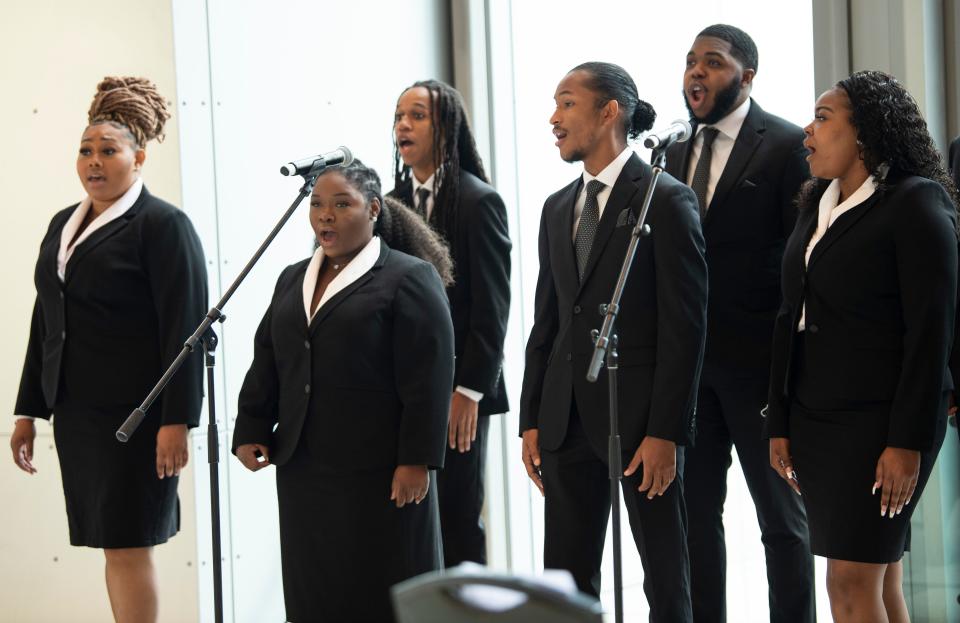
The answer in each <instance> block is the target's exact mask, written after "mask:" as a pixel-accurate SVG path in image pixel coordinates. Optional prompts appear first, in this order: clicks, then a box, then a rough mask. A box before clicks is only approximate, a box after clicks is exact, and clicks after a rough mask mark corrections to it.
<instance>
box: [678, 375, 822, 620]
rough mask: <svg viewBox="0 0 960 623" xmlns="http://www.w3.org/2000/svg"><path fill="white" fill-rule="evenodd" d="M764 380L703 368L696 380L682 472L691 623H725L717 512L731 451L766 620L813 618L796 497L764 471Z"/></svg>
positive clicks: (805, 538)
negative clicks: (743, 487)
mask: <svg viewBox="0 0 960 623" xmlns="http://www.w3.org/2000/svg"><path fill="white" fill-rule="evenodd" d="M767 385H768V379H767V378H766V377H765V376H764V375H760V374H757V375H744V374H737V373H735V372H731V371H730V370H727V369H723V368H721V367H720V366H717V365H711V364H709V363H706V364H705V365H704V370H703V375H702V377H701V381H700V395H699V402H698V406H697V436H696V441H695V443H694V446H693V447H692V448H687V452H686V462H685V468H684V469H685V471H684V483H685V485H686V502H687V512H688V513H689V517H690V524H689V528H688V540H687V543H688V546H689V548H690V580H691V586H692V588H693V615H694V620H695V621H696V622H697V623H711V622H718V623H722V622H723V621H726V620H727V602H726V591H727V581H726V580H727V577H726V567H727V550H726V544H725V533H724V529H723V506H724V502H725V500H726V497H727V470H728V469H729V468H730V465H731V462H732V458H731V449H732V447H733V446H736V448H737V457H738V458H739V460H740V466H741V468H742V469H743V475H744V478H745V479H746V481H747V488H748V489H749V490H750V495H751V497H752V498H753V502H754V505H755V506H756V512H757V521H758V522H759V524H760V534H761V537H760V540H761V541H762V542H763V547H764V551H765V554H766V563H767V584H768V586H769V595H768V599H769V603H770V621H772V622H776V623H787V622H798V623H801V622H802V623H806V622H812V621H815V620H816V604H815V599H814V573H813V556H812V555H811V553H810V541H809V534H808V532H807V519H806V515H805V514H804V510H803V503H802V500H801V499H800V496H798V495H797V494H796V493H794V492H793V490H792V489H790V487H789V486H787V484H786V483H785V482H783V480H782V479H781V478H780V476H778V475H777V473H776V472H775V471H774V470H773V469H772V468H771V467H770V458H769V456H770V451H769V442H768V441H767V440H765V439H763V438H762V436H761V429H762V426H763V416H761V415H760V410H761V409H762V408H763V406H764V404H765V403H766V394H767Z"/></svg>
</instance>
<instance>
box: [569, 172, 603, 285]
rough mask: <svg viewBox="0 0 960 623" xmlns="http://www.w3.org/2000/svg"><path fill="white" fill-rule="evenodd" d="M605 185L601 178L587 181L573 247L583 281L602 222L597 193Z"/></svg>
mask: <svg viewBox="0 0 960 623" xmlns="http://www.w3.org/2000/svg"><path fill="white" fill-rule="evenodd" d="M603 187H604V183H603V182H601V181H600V180H590V181H589V182H587V200H586V201H584V203H583V212H581V213H580V223H579V224H578V225H577V235H576V236H575V237H574V239H573V248H574V249H575V250H576V252H577V275H578V276H579V277H580V280H581V281H582V280H583V271H584V270H585V269H586V268H587V260H588V259H590V248H591V247H592V246H593V238H594V236H596V235H597V224H598V223H599V222H600V204H599V203H598V202H597V195H598V194H599V193H600V191H601V190H603Z"/></svg>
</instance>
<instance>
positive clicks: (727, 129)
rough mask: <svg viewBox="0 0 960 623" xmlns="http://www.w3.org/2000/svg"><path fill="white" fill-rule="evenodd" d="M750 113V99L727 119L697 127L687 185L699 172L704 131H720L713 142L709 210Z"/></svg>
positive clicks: (707, 198) (706, 198)
mask: <svg viewBox="0 0 960 623" xmlns="http://www.w3.org/2000/svg"><path fill="white" fill-rule="evenodd" d="M749 112H750V98H749V97H748V98H747V99H746V100H744V102H743V103H742V104H740V105H739V106H737V107H736V108H734V109H733V110H732V111H730V113H729V114H727V116H726V117H724V118H723V119H721V120H720V121H718V122H716V123H714V124H712V125H703V124H701V125H699V126H697V135H696V136H694V137H693V149H692V151H691V152H690V164H689V168H688V169H687V184H692V183H693V174H694V172H695V171H696V170H697V163H698V162H700V152H701V151H702V150H703V129H704V128H716V129H717V130H718V133H717V138H715V139H714V141H713V158H712V159H711V160H710V177H709V179H708V180H707V196H706V197H705V200H706V202H707V209H709V207H710V201H711V200H712V199H713V191H715V190H716V189H717V182H719V181H720V176H721V175H723V169H724V168H726V166H727V161H729V160H730V153H731V152H732V151H733V145H734V143H736V142H737V136H739V135H740V128H742V127H743V122H744V121H746V119H747V114H748V113H749Z"/></svg>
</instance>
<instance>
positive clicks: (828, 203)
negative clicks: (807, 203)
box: [797, 175, 877, 333]
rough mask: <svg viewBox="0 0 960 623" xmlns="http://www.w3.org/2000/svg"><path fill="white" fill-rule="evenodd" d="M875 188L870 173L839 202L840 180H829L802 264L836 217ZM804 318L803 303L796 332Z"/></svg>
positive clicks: (875, 183)
mask: <svg viewBox="0 0 960 623" xmlns="http://www.w3.org/2000/svg"><path fill="white" fill-rule="evenodd" d="M876 190H877V182H876V180H874V179H873V176H872V175H870V176H868V177H867V179H866V180H864V182H863V184H861V185H860V188H858V189H857V190H855V191H854V192H853V194H852V195H850V196H849V197H847V199H846V201H843V202H842V203H840V180H833V181H832V182H830V185H829V186H827V190H826V191H824V193H823V195H822V196H821V197H820V207H819V209H818V210H817V230H816V231H815V232H813V236H811V237H810V242H809V244H807V252H806V253H805V254H804V256H803V265H804V266H806V265H807V264H809V263H810V254H811V253H813V248H814V247H815V246H817V243H818V242H820V239H821V238H823V236H824V234H826V233H827V230H828V229H830V226H831V225H833V223H834V221H836V220H837V217H839V216H840V215H841V214H843V213H844V212H846V211H847V210H850V209H851V208H855V207H857V206H858V205H860V204H861V203H863V202H864V201H866V200H867V199H869V198H870V196H871V195H873V193H874V192H876ZM806 320H807V306H806V304H804V306H803V310H802V311H801V312H800V323H799V324H798V325H797V332H798V333H799V332H800V331H803V330H804V329H806V328H807V325H806Z"/></svg>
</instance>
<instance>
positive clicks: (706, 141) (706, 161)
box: [690, 128, 720, 218]
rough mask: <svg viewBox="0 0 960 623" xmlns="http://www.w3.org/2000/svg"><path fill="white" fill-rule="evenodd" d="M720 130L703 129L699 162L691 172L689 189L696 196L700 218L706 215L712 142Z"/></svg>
mask: <svg viewBox="0 0 960 623" xmlns="http://www.w3.org/2000/svg"><path fill="white" fill-rule="evenodd" d="M719 133H720V130H718V129H716V128H704V129H703V147H702V148H701V149H700V160H699V161H697V168H696V170H695V171H694V172H693V181H692V182H690V188H692V189H693V192H694V194H695V195H696V196H697V203H699V204H700V218H703V217H704V216H705V215H706V214H707V184H708V183H709V182H710V161H711V160H713V141H714V140H716V138H717V134H719Z"/></svg>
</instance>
